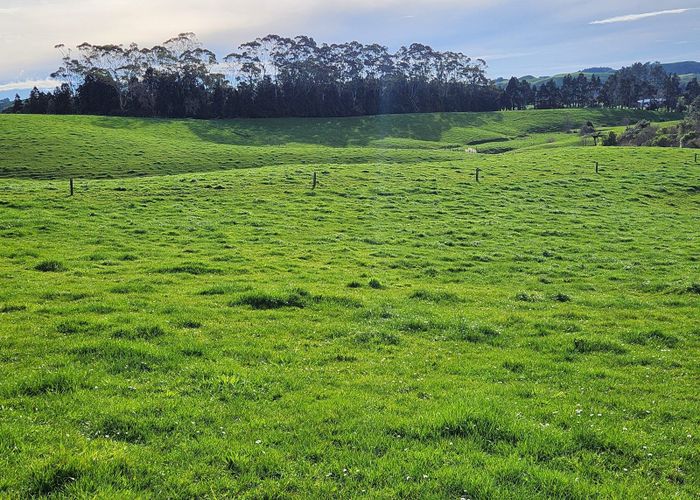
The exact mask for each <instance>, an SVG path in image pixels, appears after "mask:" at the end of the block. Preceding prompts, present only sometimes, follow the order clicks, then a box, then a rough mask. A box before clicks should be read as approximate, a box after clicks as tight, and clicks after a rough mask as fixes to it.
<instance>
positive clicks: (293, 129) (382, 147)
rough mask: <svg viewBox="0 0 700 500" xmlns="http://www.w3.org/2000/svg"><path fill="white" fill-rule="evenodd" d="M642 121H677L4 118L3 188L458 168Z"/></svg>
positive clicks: (533, 114)
mask: <svg viewBox="0 0 700 500" xmlns="http://www.w3.org/2000/svg"><path fill="white" fill-rule="evenodd" d="M642 118H644V119H648V120H651V121H667V120H671V119H677V118H678V115H673V114H666V113H656V112H649V111H636V112H632V111H622V110H605V109H599V110H580V109H576V110H551V111H527V112H505V113H450V114H423V115H389V116H374V117H361V118H340V119H332V118H324V119H296V120H295V119H279V120H233V121H215V122H211V121H210V122H207V121H199V120H169V121H168V120H152V119H138V118H105V117H84V116H65V117H57V116H27V115H0V131H2V132H3V133H2V134H0V151H2V157H1V158H0V178H7V177H9V178H39V179H46V178H66V177H71V176H75V177H84V178H117V177H132V176H140V175H141V176H142V175H163V174H175V173H186V172H202V171H218V170H230V169H232V168H252V167H263V166H272V165H288V164H334V165H347V164H361V163H377V162H380V163H386V162H390V163H417V162H434V161H446V160H461V159H463V158H464V148H465V146H473V147H476V148H477V149H483V150H484V152H492V151H491V150H492V149H494V148H493V146H494V143H496V144H495V146H497V151H498V152H503V151H507V150H513V149H517V148H521V147H524V146H532V145H536V144H541V143H546V146H547V147H552V146H562V145H566V146H568V145H572V144H574V145H575V144H579V143H580V138H579V137H578V136H577V135H576V134H565V133H563V132H565V131H568V130H569V129H572V128H576V127H580V126H581V125H582V124H584V123H585V122H586V121H587V120H593V122H594V123H595V124H596V126H599V127H607V126H619V125H623V124H626V123H628V122H630V121H636V120H639V119H642ZM544 133H547V134H546V135H543V134H544ZM510 141H512V144H511V143H510ZM548 141H549V142H548ZM481 144H484V146H481Z"/></svg>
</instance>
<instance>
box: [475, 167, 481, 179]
mask: <svg viewBox="0 0 700 500" xmlns="http://www.w3.org/2000/svg"><path fill="white" fill-rule="evenodd" d="M480 173H481V169H480V168H479V167H476V182H480V181H479V174H480Z"/></svg>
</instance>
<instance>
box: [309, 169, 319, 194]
mask: <svg viewBox="0 0 700 500" xmlns="http://www.w3.org/2000/svg"><path fill="white" fill-rule="evenodd" d="M316 184H318V180H317V178H316V172H314V178H313V181H312V182H311V190H312V191H313V190H314V189H316Z"/></svg>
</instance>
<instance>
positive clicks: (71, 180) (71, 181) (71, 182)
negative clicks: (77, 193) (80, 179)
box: [70, 177, 73, 196]
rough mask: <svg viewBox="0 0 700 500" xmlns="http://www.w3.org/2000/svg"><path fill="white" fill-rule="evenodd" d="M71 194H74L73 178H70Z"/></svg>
mask: <svg viewBox="0 0 700 500" xmlns="http://www.w3.org/2000/svg"><path fill="white" fill-rule="evenodd" d="M70 195H71V196H73V178H72V177H71V178H70Z"/></svg>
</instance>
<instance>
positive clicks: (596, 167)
mask: <svg viewBox="0 0 700 500" xmlns="http://www.w3.org/2000/svg"><path fill="white" fill-rule="evenodd" d="M598 170H599V165H598V162H595V173H596V174H597V173H598Z"/></svg>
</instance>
